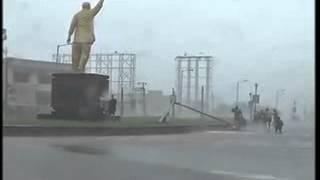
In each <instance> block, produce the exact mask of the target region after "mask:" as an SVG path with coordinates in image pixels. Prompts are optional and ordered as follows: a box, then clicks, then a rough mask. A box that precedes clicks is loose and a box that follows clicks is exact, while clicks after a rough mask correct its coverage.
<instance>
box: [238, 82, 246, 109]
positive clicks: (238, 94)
mask: <svg viewBox="0 0 320 180" xmlns="http://www.w3.org/2000/svg"><path fill="white" fill-rule="evenodd" d="M243 82H248V80H247V79H244V80H239V81H238V82H237V94H236V106H238V103H239V85H240V83H243Z"/></svg>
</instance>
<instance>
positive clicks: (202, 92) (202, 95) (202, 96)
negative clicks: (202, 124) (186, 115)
mask: <svg viewBox="0 0 320 180" xmlns="http://www.w3.org/2000/svg"><path fill="white" fill-rule="evenodd" d="M203 110H204V87H203V86H201V112H203ZM202 117H203V115H202V114H201V118H202Z"/></svg>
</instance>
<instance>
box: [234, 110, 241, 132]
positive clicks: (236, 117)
mask: <svg viewBox="0 0 320 180" xmlns="http://www.w3.org/2000/svg"><path fill="white" fill-rule="evenodd" d="M232 112H233V113H234V124H235V126H236V128H240V123H241V116H242V112H241V110H240V108H239V107H238V106H236V107H235V108H233V109H232Z"/></svg>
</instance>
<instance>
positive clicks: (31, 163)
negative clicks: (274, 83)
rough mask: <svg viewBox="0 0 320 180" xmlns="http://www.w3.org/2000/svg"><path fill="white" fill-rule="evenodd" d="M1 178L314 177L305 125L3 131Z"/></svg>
mask: <svg viewBox="0 0 320 180" xmlns="http://www.w3.org/2000/svg"><path fill="white" fill-rule="evenodd" d="M3 140H4V144H3V150H4V151H3V173H4V174H3V178H4V179H5V180H57V179H59V180H88V179H90V180H108V179H110V180H150V179H152V180H180V179H181V180H182V179H184V180H189V179H190V180H191V179H197V180H200V179H201V180H206V179H211V180H251V179H252V180H255V179H259V180H314V179H315V177H314V172H315V169H314V163H315V155H314V148H315V146H314V128H313V125H312V124H307V125H306V124H303V123H299V124H293V125H287V126H285V129H284V132H283V134H275V133H274V132H273V131H271V132H268V131H266V130H265V129H263V128H262V127H259V126H250V127H248V128H247V129H246V130H243V131H240V132H235V131H206V132H197V133H190V134H179V135H151V136H119V137H118V136H112V137H107V136H106V137H103V136H100V137H94V136H91V137H84V136H82V137H81V136H79V137H4V139H3Z"/></svg>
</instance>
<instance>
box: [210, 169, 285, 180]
mask: <svg viewBox="0 0 320 180" xmlns="http://www.w3.org/2000/svg"><path fill="white" fill-rule="evenodd" d="M210 173H213V174H223V175H230V176H235V177H239V178H246V179H259V180H287V178H278V177H274V176H272V175H264V174H249V173H239V172H230V171H218V170H212V171H210Z"/></svg>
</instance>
